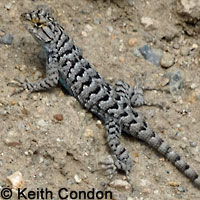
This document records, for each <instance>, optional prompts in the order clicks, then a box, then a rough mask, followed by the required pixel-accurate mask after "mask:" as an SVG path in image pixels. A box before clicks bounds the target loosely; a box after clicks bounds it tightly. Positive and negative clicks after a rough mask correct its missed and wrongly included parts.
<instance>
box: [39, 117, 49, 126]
mask: <svg viewBox="0 0 200 200" xmlns="http://www.w3.org/2000/svg"><path fill="white" fill-rule="evenodd" d="M37 125H39V126H41V127H44V126H47V125H48V123H47V122H45V121H44V119H40V120H39V121H37Z"/></svg>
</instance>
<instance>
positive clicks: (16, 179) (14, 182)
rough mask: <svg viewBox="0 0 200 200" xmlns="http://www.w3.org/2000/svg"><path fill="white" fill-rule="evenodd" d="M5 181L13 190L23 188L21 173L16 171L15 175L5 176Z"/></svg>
mask: <svg viewBox="0 0 200 200" xmlns="http://www.w3.org/2000/svg"><path fill="white" fill-rule="evenodd" d="M7 180H8V182H9V183H10V185H11V187H12V188H13V189H17V188H23V186H24V180H23V177H22V173H21V172H19V171H16V172H15V173H13V174H11V175H10V176H7Z"/></svg>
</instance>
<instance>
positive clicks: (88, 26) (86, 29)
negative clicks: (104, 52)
mask: <svg viewBox="0 0 200 200" xmlns="http://www.w3.org/2000/svg"><path fill="white" fill-rule="evenodd" d="M92 29H93V28H92V26H91V25H89V24H86V25H85V31H87V32H90V31H92Z"/></svg>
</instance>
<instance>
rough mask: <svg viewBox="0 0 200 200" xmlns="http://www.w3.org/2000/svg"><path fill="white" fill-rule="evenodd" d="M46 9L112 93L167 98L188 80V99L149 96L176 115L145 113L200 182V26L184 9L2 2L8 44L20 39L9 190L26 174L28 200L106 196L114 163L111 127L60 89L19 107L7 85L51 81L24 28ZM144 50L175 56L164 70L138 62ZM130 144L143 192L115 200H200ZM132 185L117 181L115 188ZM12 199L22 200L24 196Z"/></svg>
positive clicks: (8, 49)
mask: <svg viewBox="0 0 200 200" xmlns="http://www.w3.org/2000/svg"><path fill="white" fill-rule="evenodd" d="M40 4H43V5H48V6H49V7H51V8H53V10H54V15H55V16H56V18H57V19H58V21H59V22H60V23H61V24H62V26H63V27H64V28H65V30H66V32H67V33H68V34H69V35H70V36H71V37H72V38H73V39H74V41H75V43H76V44H77V45H78V46H79V47H80V48H81V49H82V50H83V54H84V56H85V57H86V58H87V59H88V60H89V61H90V62H91V63H92V64H93V65H94V67H95V68H96V69H97V70H98V72H99V73H100V74H101V75H102V76H103V77H104V78H105V79H106V80H107V81H108V82H110V83H111V84H114V83H115V82H116V81H117V80H118V79H122V80H124V81H126V82H128V83H129V84H130V85H131V86H134V84H135V77H136V76H137V77H140V79H142V82H143V85H144V86H146V87H147V86H149V87H155V88H166V87H169V86H170V79H169V74H173V73H175V74H176V73H177V71H179V72H180V74H181V89H180V90H178V94H177V93H176V94H174V93H173V92H171V93H166V92H159V91H147V92H145V98H146V100H147V101H148V102H151V103H160V104H164V105H165V106H166V107H167V109H165V110H162V109H159V108H157V107H141V108H137V110H138V111H139V112H141V113H142V114H143V115H144V116H145V117H146V119H147V121H148V122H149V124H150V125H151V127H152V128H153V129H154V130H155V131H156V132H157V133H158V134H159V135H160V136H162V137H163V138H164V139H166V140H167V141H168V142H169V144H170V145H171V146H172V147H174V148H175V149H176V150H177V151H178V152H179V153H180V154H181V155H182V156H183V158H184V159H185V160H187V161H188V163H189V164H190V165H192V166H193V167H194V168H195V169H196V170H197V171H198V173H200V139H199V138H200V121H199V119H200V111H199V107H200V67H199V66H200V65H199V61H200V56H199V50H200V40H199V32H200V31H199V30H200V28H199V23H198V22H197V21H195V20H194V21H192V22H191V21H190V22H189V21H188V20H186V18H185V17H183V16H180V15H179V14H178V11H177V9H181V8H179V7H178V6H177V4H176V1H175V0H169V1H164V0H150V1H146V0H142V1H141V0H132V1H131V0H124V1H119V0H118V1H117V0H116V1H100V0H98V1H97V0H96V1H91V0H73V1H70V0H57V1H56V0H51V1H50V0H44V1H36V0H32V1H31V0H16V1H8V0H1V2H0V30H1V32H0V34H1V36H3V35H4V34H11V35H12V36H13V37H14V40H13V42H12V44H11V45H5V44H0V55H1V59H0V67H1V71H0V72H1V73H0V83H1V89H0V91H1V92H0V127H1V128H0V137H1V140H0V146H1V149H0V187H1V188H0V190H3V188H5V187H7V186H8V185H9V184H8V181H7V176H10V175H11V174H13V173H15V172H16V171H20V172H21V174H22V176H23V180H24V185H23V187H25V188H27V190H26V192H25V193H26V194H27V193H28V191H30V190H33V191H36V190H37V188H38V190H40V188H48V189H49V190H52V192H53V194H54V196H53V199H59V197H58V196H57V191H58V190H59V188H67V189H68V190H69V191H72V190H74V191H77V192H78V191H90V190H91V189H92V188H95V189H96V190H99V191H101V190H102V189H103V186H102V184H103V183H105V182H106V181H107V177H106V176H105V175H104V173H103V171H102V170H98V169H100V166H99V165H98V162H99V161H101V160H102V159H103V158H105V157H106V156H108V155H109V149H108V147H107V145H106V141H105V130H104V127H103V125H102V124H101V123H100V121H98V120H97V119H96V118H94V117H93V116H92V115H91V114H90V113H88V112H87V111H85V110H84V109H82V108H81V106H80V105H79V103H78V102H77V101H76V100H75V99H74V98H72V97H70V96H67V95H65V94H64V93H63V92H62V90H61V89H60V88H59V87H58V88H55V89H53V90H51V91H48V92H42V93H34V94H32V95H31V97H30V98H29V99H28V98H27V94H26V92H24V93H21V94H19V95H15V96H12V97H10V94H11V93H12V92H13V91H14V89H15V88H13V87H10V86H7V84H8V82H10V81H12V80H13V79H14V78H16V77H17V78H19V79H20V80H24V79H25V78H26V77H28V78H29V79H30V80H33V81H36V80H38V79H41V78H42V77H44V75H45V71H44V66H42V64H41V62H40V59H39V58H38V52H39V47H38V45H37V44H36V42H35V41H34V40H33V38H32V37H31V35H30V34H29V33H28V32H27V31H25V29H24V28H23V26H22V24H21V22H20V20H19V16H20V14H21V13H22V12H24V11H27V10H29V9H35V8H36V6H37V5H40ZM186 21H187V22H186ZM143 45H148V46H151V47H152V48H153V49H155V50H156V51H158V52H161V53H162V54H166V53H168V54H167V56H166V58H165V59H164V58H163V60H162V66H155V65H154V64H152V63H151V62H149V61H147V60H145V59H144V57H143V56H141V55H137V56H136V54H137V53H138V51H137V50H138V49H139V48H140V47H142V46H143ZM138 54H139V53H138ZM175 81H176V80H175ZM171 87H173V83H172V86H171ZM62 117H63V119H62ZM59 120H60V121H59ZM121 142H122V143H123V144H124V145H125V146H126V148H127V150H128V152H129V153H130V155H131V157H132V159H133V162H134V166H133V168H132V171H131V174H130V179H131V182H132V183H133V187H134V191H133V192H132V191H131V190H130V189H128V188H126V187H124V186H123V185H122V184H118V185H117V186H113V185H110V186H108V187H107V188H106V190H110V191H112V192H113V199H116V200H118V199H121V200H136V199H138V200H157V199H160V200H166V199H173V200H178V199H182V200H188V199H192V200H197V199H199V198H200V190H198V189H196V188H195V187H194V186H193V185H192V184H191V182H190V181H189V180H188V179H187V178H186V177H185V176H183V175H182V174H181V173H180V172H178V170H177V169H176V168H175V167H174V166H172V165H171V164H170V163H169V162H168V161H167V160H165V159H163V158H162V156H160V155H158V154H157V153H156V152H154V151H153V150H151V149H150V148H148V146H146V145H145V144H142V143H141V142H139V141H137V140H135V139H134V138H129V137H127V136H122V137H121ZM123 178H124V176H123V174H117V175H116V176H115V177H114V180H115V183H116V180H121V181H123ZM1 198H2V197H1ZM1 198H0V199H1ZM2 199H3V198H2ZM11 199H17V197H16V194H13V197H12V198H11ZM21 199H24V198H21ZM29 199H31V198H29ZM34 199H37V198H36V197H35V198H34ZM38 199H41V196H40V198H38ZM46 199H51V198H50V197H48V198H46ZM63 199H65V198H63ZM77 199H78V198H77ZM95 199H98V198H95ZM104 199H105V198H104Z"/></svg>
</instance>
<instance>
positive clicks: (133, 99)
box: [114, 80, 145, 107]
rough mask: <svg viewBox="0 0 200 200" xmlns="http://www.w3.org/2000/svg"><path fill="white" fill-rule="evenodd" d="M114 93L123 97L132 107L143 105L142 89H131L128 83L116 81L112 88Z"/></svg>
mask: <svg viewBox="0 0 200 200" xmlns="http://www.w3.org/2000/svg"><path fill="white" fill-rule="evenodd" d="M114 88H115V92H116V93H117V94H119V95H120V96H122V97H124V99H125V100H127V101H128V102H129V103H130V104H131V105H132V106H133V107H138V106H142V105H144V104H145V101H144V94H143V90H142V88H139V87H135V88H131V87H130V86H129V85H128V83H125V82H124V81H121V80H119V81H117V83H116V84H115V86H114Z"/></svg>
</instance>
